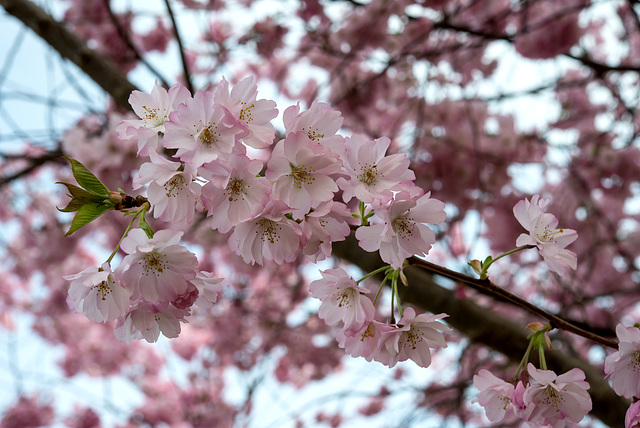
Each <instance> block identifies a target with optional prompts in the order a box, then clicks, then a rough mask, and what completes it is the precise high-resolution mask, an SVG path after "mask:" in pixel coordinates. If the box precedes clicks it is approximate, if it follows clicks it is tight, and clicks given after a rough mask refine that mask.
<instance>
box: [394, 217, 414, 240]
mask: <svg viewBox="0 0 640 428" xmlns="http://www.w3.org/2000/svg"><path fill="white" fill-rule="evenodd" d="M415 226H416V224H415V222H413V221H412V219H410V218H407V217H404V216H402V217H396V218H394V219H393V221H392V222H391V227H393V230H394V232H396V233H397V234H398V235H399V236H400V238H401V239H408V238H410V237H411V236H413V230H414V229H415Z"/></svg>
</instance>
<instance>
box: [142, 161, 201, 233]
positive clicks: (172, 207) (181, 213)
mask: <svg viewBox="0 0 640 428" xmlns="http://www.w3.org/2000/svg"><path fill="white" fill-rule="evenodd" d="M149 156H150V159H151V162H146V163H144V164H142V165H141V166H140V171H139V176H138V177H136V178H134V180H133V188H134V189H138V188H140V187H142V186H143V185H144V184H146V183H150V184H149V188H148V189H147V197H148V199H149V202H150V203H151V205H152V206H153V216H154V217H155V218H157V219H160V220H162V221H165V222H168V223H171V224H172V225H173V226H174V227H181V225H183V224H187V225H188V224H191V222H192V221H193V216H194V214H195V210H196V204H197V202H198V197H199V196H200V192H201V190H202V187H201V186H200V185H198V184H197V183H196V182H195V178H196V175H197V172H196V169H195V168H194V167H193V166H192V165H190V164H181V163H179V162H171V161H170V160H167V159H165V158H163V157H161V156H160V155H158V154H156V153H155V152H152V153H150V154H149Z"/></svg>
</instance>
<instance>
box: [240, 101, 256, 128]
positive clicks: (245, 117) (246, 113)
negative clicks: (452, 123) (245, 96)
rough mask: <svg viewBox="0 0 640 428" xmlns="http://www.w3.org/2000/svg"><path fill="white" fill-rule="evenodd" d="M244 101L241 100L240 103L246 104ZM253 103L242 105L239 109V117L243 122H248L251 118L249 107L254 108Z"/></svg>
mask: <svg viewBox="0 0 640 428" xmlns="http://www.w3.org/2000/svg"><path fill="white" fill-rule="evenodd" d="M246 104H247V103H246V102H244V101H243V102H242V105H246ZM254 107H255V105H254V104H251V105H250V106H248V107H244V108H243V109H242V110H240V116H239V119H240V120H241V121H243V122H246V123H249V122H251V121H252V120H253V116H252V114H251V109H252V108H254Z"/></svg>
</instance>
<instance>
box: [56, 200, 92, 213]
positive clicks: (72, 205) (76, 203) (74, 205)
mask: <svg viewBox="0 0 640 428" xmlns="http://www.w3.org/2000/svg"><path fill="white" fill-rule="evenodd" d="M86 204H87V202H85V201H81V200H80V199H71V200H70V201H69V203H68V204H67V206H66V207H64V208H62V209H60V208H58V207H56V208H57V209H58V211H60V212H63V213H72V212H74V211H78V210H79V209H80V208H82V207H83V206H85V205H86Z"/></svg>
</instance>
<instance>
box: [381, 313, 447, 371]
mask: <svg viewBox="0 0 640 428" xmlns="http://www.w3.org/2000/svg"><path fill="white" fill-rule="evenodd" d="M447 316H448V315H447V314H438V315H428V314H420V315H418V316H416V311H415V310H414V309H413V308H411V307H408V308H405V310H404V314H403V317H402V318H401V319H400V321H398V323H397V324H396V328H395V329H393V330H388V331H386V332H385V333H384V335H383V336H382V337H381V338H380V348H381V349H382V348H386V350H387V352H388V353H389V354H390V355H391V359H390V360H389V361H386V362H383V363H384V364H387V365H388V366H389V367H393V366H395V365H396V363H398V362H399V361H406V360H408V359H411V360H413V361H414V362H415V363H416V364H417V365H419V366H420V367H429V366H430V365H431V351H430V349H429V348H446V347H447V343H446V342H445V340H444V336H443V335H442V333H441V332H443V331H451V328H449V327H447V326H446V325H444V324H442V323H440V322H438V320H439V319H442V318H445V317H447Z"/></svg>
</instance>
